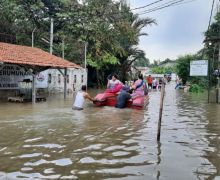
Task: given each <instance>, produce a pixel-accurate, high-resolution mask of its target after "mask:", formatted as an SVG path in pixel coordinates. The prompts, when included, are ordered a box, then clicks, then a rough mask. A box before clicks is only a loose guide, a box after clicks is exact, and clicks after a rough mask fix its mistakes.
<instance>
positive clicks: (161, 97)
mask: <svg viewBox="0 0 220 180" xmlns="http://www.w3.org/2000/svg"><path fill="white" fill-rule="evenodd" d="M164 94H165V84H164V83H163V84H162V87H161V96H160V111H159V120H158V128H157V141H160V131H161V119H162V113H163V100H164Z"/></svg>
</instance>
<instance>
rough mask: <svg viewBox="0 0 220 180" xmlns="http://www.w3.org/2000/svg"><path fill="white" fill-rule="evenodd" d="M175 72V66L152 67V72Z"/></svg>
mask: <svg viewBox="0 0 220 180" xmlns="http://www.w3.org/2000/svg"><path fill="white" fill-rule="evenodd" d="M172 72H174V67H171V66H169V67H162V66H154V67H153V68H152V69H151V73H155V74H169V73H172Z"/></svg>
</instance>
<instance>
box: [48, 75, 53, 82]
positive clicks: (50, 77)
mask: <svg viewBox="0 0 220 180" xmlns="http://www.w3.org/2000/svg"><path fill="white" fill-rule="evenodd" d="M51 80H52V76H51V74H48V83H51Z"/></svg>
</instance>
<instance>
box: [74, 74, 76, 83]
mask: <svg viewBox="0 0 220 180" xmlns="http://www.w3.org/2000/svg"><path fill="white" fill-rule="evenodd" d="M76 78H77V77H76V75H74V83H76Z"/></svg>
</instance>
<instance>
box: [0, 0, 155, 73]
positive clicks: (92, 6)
mask: <svg viewBox="0 0 220 180" xmlns="http://www.w3.org/2000/svg"><path fill="white" fill-rule="evenodd" d="M119 7H121V8H119ZM0 18H1V21H0V27H1V30H0V31H2V32H3V33H5V34H10V35H11V34H13V35H15V36H16V37H17V43H18V44H23V45H29V46H30V45H31V34H32V32H33V30H34V29H35V31H34V45H35V47H39V48H41V49H44V50H48V49H49V45H48V44H46V43H45V42H44V41H42V38H44V39H49V31H50V19H51V18H53V19H54V44H53V47H54V49H53V53H54V54H55V55H59V56H61V49H62V48H61V42H62V40H63V39H64V40H65V59H69V60H70V61H73V62H75V63H79V64H80V65H83V63H84V60H83V59H84V57H83V54H84V44H85V42H87V43H88V48H87V54H89V56H88V57H89V59H88V63H89V65H90V66H91V67H94V68H95V69H97V72H101V71H99V70H100V69H102V68H103V71H105V70H106V69H111V68H114V71H118V72H120V73H121V77H125V75H126V72H127V71H128V69H130V66H131V65H132V63H133V62H135V61H137V60H139V62H140V64H143V62H144V61H145V60H147V59H146V58H145V54H144V52H143V51H142V50H139V49H138V48H137V45H138V42H139V37H140V36H143V35H147V34H146V33H143V32H142V30H143V28H144V27H146V26H148V25H151V24H154V23H155V21H154V20H153V19H151V18H140V17H139V16H138V15H136V14H133V13H132V12H131V11H130V7H128V6H127V5H126V3H121V2H115V1H113V0H105V1H103V0H84V1H83V3H79V1H76V0H53V1H52V0H36V1H32V0H8V1H4V0H1V3H0ZM78 44H80V46H78ZM102 73H103V72H102ZM100 77H102V76H100Z"/></svg>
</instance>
